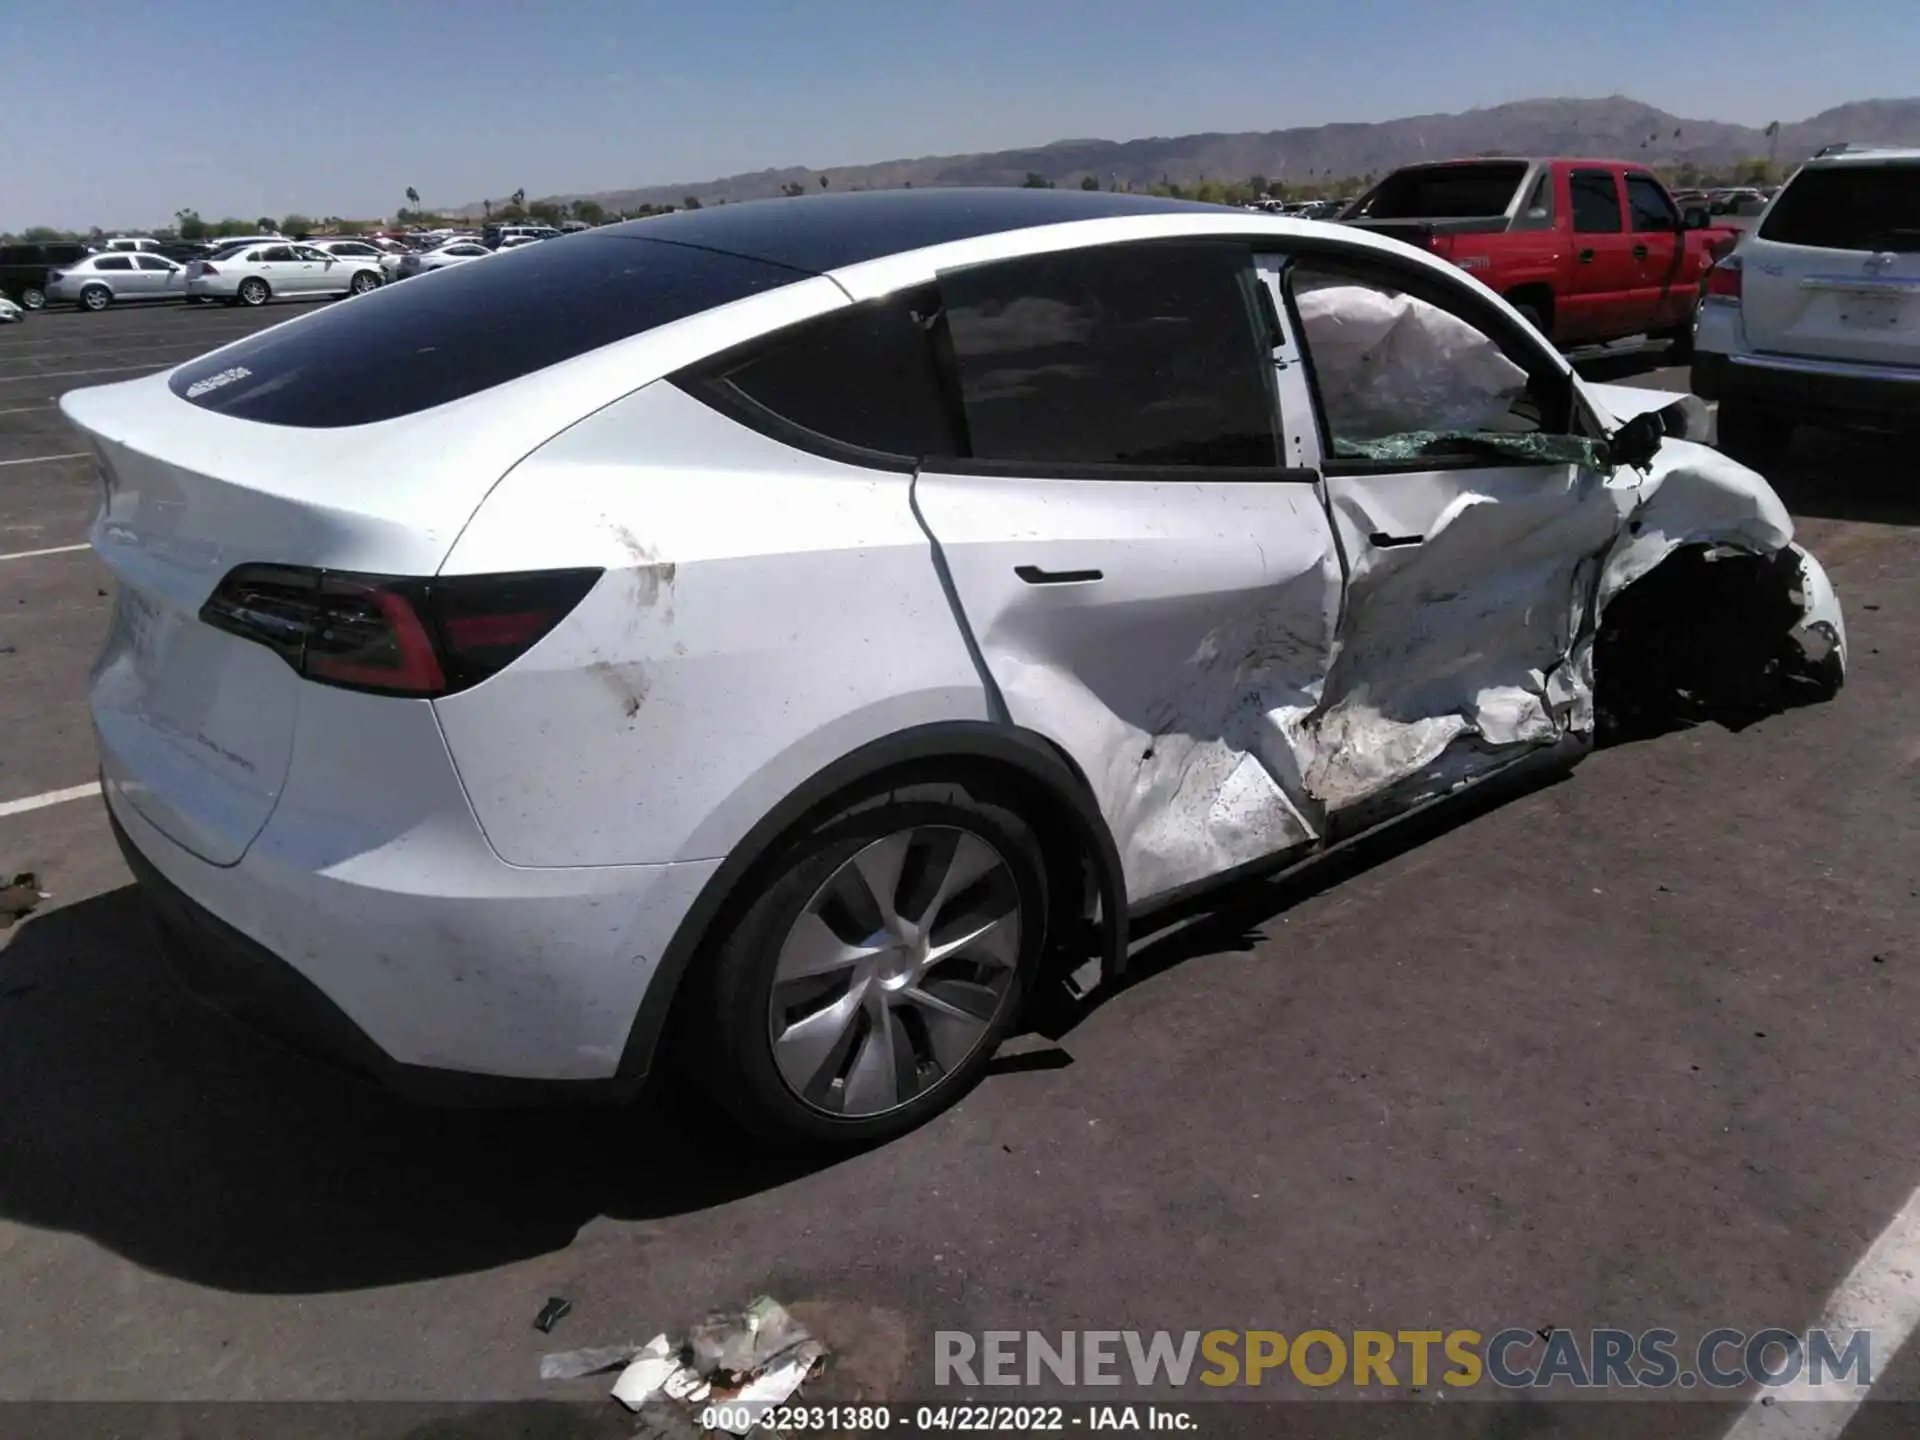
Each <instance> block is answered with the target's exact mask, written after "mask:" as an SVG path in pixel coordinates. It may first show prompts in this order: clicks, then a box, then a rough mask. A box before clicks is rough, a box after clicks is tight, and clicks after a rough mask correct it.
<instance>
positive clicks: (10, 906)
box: [0, 870, 47, 930]
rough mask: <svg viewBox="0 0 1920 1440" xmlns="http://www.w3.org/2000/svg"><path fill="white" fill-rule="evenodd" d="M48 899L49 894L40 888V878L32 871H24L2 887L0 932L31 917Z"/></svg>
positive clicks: (0, 891) (0, 888)
mask: <svg viewBox="0 0 1920 1440" xmlns="http://www.w3.org/2000/svg"><path fill="white" fill-rule="evenodd" d="M46 898H47V892H46V891H44V890H42V889H41V888H40V880H39V877H38V876H36V875H35V874H34V873H33V872H32V871H30V870H24V871H22V872H21V873H20V874H18V875H16V876H14V877H13V879H11V880H9V881H8V882H7V883H6V884H5V885H0V930H5V929H7V928H8V927H9V926H11V925H12V924H13V922H14V921H16V920H18V919H20V918H21V917H23V916H26V915H31V914H32V913H33V908H34V906H36V905H38V904H39V903H40V902H41V901H42V900H44V899H46Z"/></svg>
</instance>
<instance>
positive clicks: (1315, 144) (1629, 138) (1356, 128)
mask: <svg viewBox="0 0 1920 1440" xmlns="http://www.w3.org/2000/svg"><path fill="white" fill-rule="evenodd" d="M1839 140H1851V141H1858V142H1863V143H1880V144H1907V145H1920V98H1915V99H1908V100H1861V101H1856V102H1853V103H1851V104H1847V105H1841V106H1837V107H1835V108H1834V109H1831V110H1823V111H1822V112H1821V113H1820V114H1818V115H1815V116H1812V117H1811V118H1809V119H1806V120H1796V121H1790V122H1782V123H1781V124H1780V127H1779V134H1778V136H1777V148H1776V137H1774V136H1770V135H1768V134H1767V132H1766V131H1765V130H1764V129H1761V128H1757V127H1753V126H1747V125H1730V124H1727V123H1725V122H1723V121H1718V120H1699V119H1690V118H1687V117H1685V116H1680V115H1674V114H1671V113H1669V112H1668V111H1665V110H1661V109H1657V108H1656V107H1654V106H1652V105H1648V104H1645V103H1643V102H1642V101H1639V100H1633V99H1629V98H1627V97H1626V96H1623V95H1613V96H1608V97H1606V98H1605V99H1562V100H1521V101H1516V102H1514V103H1511V104H1506V105H1495V106H1491V107H1489V108H1487V109H1482V110H1468V111H1464V112H1462V113H1460V114H1454V115H1412V116H1408V117H1406V118H1404V119H1400V120H1383V121H1377V122H1373V123H1341V124H1332V125H1310V126H1300V127H1296V128H1294V129H1291V130H1266V131H1253V132H1246V133H1241V134H1204V135H1178V136H1173V137H1171V138H1168V137H1160V136H1156V137H1153V138H1151V139H1143V140H1056V141H1054V142H1052V143H1051V144H1047V145H1040V146H1036V147H1034V148H1032V149H1025V150H996V151H991V152H988V153H985V154H977V155H934V156H926V157H923V158H920V159H915V160H884V161H881V162H879V163H877V164H872V165H848V166H841V167H836V168H833V169H829V170H815V169H808V168H806V167H804V166H792V167H788V168H786V169H782V170H756V171H753V172H751V173H749V174H743V175H729V176H726V177H724V178H722V179H718V180H699V181H682V182H677V183H674V184H671V185H640V186H633V187H630V188H628V189H624V190H600V191H594V192H592V193H590V194H569V195H559V196H553V197H547V198H552V199H556V200H569V201H570V200H582V199H591V200H595V201H597V202H599V204H601V205H602V206H603V207H605V208H606V209H608V210H616V211H622V210H633V209H637V208H638V207H640V206H641V205H679V204H682V203H684V201H685V198H686V197H687V196H689V195H692V196H695V197H697V198H698V199H699V200H700V202H701V203H702V204H707V205H710V204H713V203H715V202H717V201H722V200H757V199H761V198H764V197H769V196H776V195H780V194H783V193H787V192H786V191H785V190H784V189H783V187H787V186H797V187H799V188H800V189H802V190H805V191H815V190H819V189H821V188H823V187H822V185H821V181H822V179H823V178H824V179H825V180H826V188H831V189H835V190H860V189H866V190H882V189H894V188H897V187H900V186H903V185H915V186H927V185H1018V184H1020V183H1022V181H1024V180H1025V178H1026V177H1027V176H1028V175H1029V174H1035V175H1039V176H1041V177H1043V178H1044V179H1046V180H1049V181H1051V182H1053V183H1054V184H1056V185H1061V186H1071V185H1077V184H1079V183H1080V182H1081V180H1082V179H1083V178H1084V177H1086V176H1089V175H1091V176H1092V177H1094V179H1095V180H1097V181H1098V182H1099V184H1100V186H1101V187H1102V188H1103V189H1104V188H1109V187H1121V188H1124V187H1125V186H1127V185H1129V184H1131V185H1132V186H1133V188H1134V189H1144V188H1146V187H1147V186H1149V185H1153V184H1157V183H1162V182H1167V181H1171V182H1173V183H1175V184H1179V185H1191V184H1195V183H1197V182H1199V181H1202V180H1207V179H1213V180H1220V181H1233V180H1244V179H1246V178H1247V177H1249V176H1252V175H1265V176H1268V177H1270V178H1272V179H1275V180H1289V181H1311V180H1316V179H1321V180H1324V179H1335V180H1339V179H1349V178H1353V177H1358V176H1364V175H1366V174H1369V173H1374V174H1384V173H1385V172H1386V171H1388V170H1392V169H1394V168H1395V167H1397V166H1400V165H1408V164H1412V163H1414V162H1416V161H1419V160H1422V159H1427V160H1441V159H1449V158H1454V157H1459V156H1471V155H1479V154H1485V153H1489V152H1492V153H1504V154H1510V155H1585V156H1594V157H1608V158H1621V159H1631V160H1643V161H1646V162H1647V163H1649V164H1680V163H1683V162H1686V161H1692V162H1693V163H1695V164H1696V165H1700V166H1702V167H1710V166H1724V165H1726V164H1728V163H1731V162H1737V161H1740V160H1744V159H1749V158H1753V157H1767V156H1768V155H1770V154H1772V155H1774V156H1776V157H1777V158H1778V159H1779V160H1780V161H1781V162H1783V163H1788V164H1791V163H1793V162H1796V161H1799V160H1803V159H1805V158H1806V157H1807V156H1808V155H1810V154H1812V153H1813V152H1814V151H1815V150H1817V149H1819V148H1820V147H1821V146H1822V145H1828V144H1832V143H1833V142H1835V141H1839ZM495 203H498V201H496V202H495ZM480 209H481V206H480V204H479V203H478V202H475V203H474V204H472V205H469V206H465V207H462V209H461V211H460V212H459V213H467V212H472V213H476V214H477V213H478V212H479V211H480Z"/></svg>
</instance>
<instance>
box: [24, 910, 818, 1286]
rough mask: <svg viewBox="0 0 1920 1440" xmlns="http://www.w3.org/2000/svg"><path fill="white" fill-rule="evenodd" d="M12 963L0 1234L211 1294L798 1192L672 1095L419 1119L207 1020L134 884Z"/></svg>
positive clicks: (420, 1273) (37, 925)
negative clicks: (23, 1232)
mask: <svg viewBox="0 0 1920 1440" xmlns="http://www.w3.org/2000/svg"><path fill="white" fill-rule="evenodd" d="M10 941H11V943H9V944H8V946H7V947H6V949H5V950H3V951H0V1087H3V1088H0V1093H4V1095H5V1096H6V1099H5V1102H4V1104H0V1217H4V1218H5V1219H8V1220H14V1221H18V1222H21V1223H23V1224H27V1225H32V1226H35V1227H38V1228H42V1229H48V1230H59V1231H68V1232H73V1233H78V1234H82V1235H86V1236H89V1237H91V1238H92V1239H94V1240H96V1241H97V1242H99V1243H100V1244H102V1245H104V1246H106V1247H108V1248H109V1249H111V1250H113V1251H115V1252H117V1253H118V1254H121V1255H123V1256H125V1257H126V1258H128V1259H130V1260H132V1261H134V1262H135V1263H137V1264H140V1265H142V1266H145V1267H148V1268H150V1269H153V1270H157V1271H160V1272H162V1273H164V1274H169V1275H173V1276H177V1277H180V1278H183V1279H187V1280H190V1281H193V1282H195V1283H198V1284H203V1285H209V1286H214V1287H216V1288H219V1289H224V1290H233V1291H242V1292H253V1293H316V1292H326V1291H335V1290H349V1289H359V1288H363V1287H366V1286H373V1285H388V1284H396V1283H401V1282H405V1281H409V1280H419V1279H429V1278H435V1277H439V1276H445V1275H453V1274H464V1273H468V1272H472V1271H476V1270H482V1269H487V1268H490V1267H493V1266H497V1265H502V1264H506V1263H509V1262H512V1261H515V1260H519V1259H524V1258H527V1257H530V1256H534V1255H539V1254H544V1253H547V1252H550V1251H554V1250H559V1249H563V1248H565V1247H566V1246H567V1245H569V1244H570V1243H572V1241H573V1239H574V1235H575V1233H576V1231H577V1230H578V1229H579V1227H580V1226H581V1225H582V1224H584V1223H585V1222H586V1221H588V1220H590V1219H593V1218H594V1217H596V1216H600V1215H611V1216H614V1217H616V1218H622V1219H650V1218H656V1217H662V1216H667V1215H672V1214H680V1213H686V1212H689V1211H696V1210H701V1209H705V1208H708V1207H711V1206H714V1205H718V1204H722V1203H724V1202H726V1201H728V1200H731V1199H735V1198H738V1197H740V1196H744V1195H748V1194H753V1193H756V1192H758V1191H761V1190H765V1189H769V1188H772V1187H774V1186H777V1185H780V1184H782V1183H784V1182H786V1181H787V1180H790V1179H793V1178H795V1177H796V1176H798V1175H799V1174H802V1173H804V1171H805V1169H806V1168H807V1167H805V1166H804V1165H802V1164H801V1163H799V1162H794V1161H782V1160H777V1159H773V1158H769V1157H766V1156H764V1155H761V1154H758V1153H756V1152H755V1151H754V1150H753V1149H752V1148H751V1147H750V1146H748V1145H747V1144H746V1143H745V1142H744V1141H743V1140H742V1139H741V1138H740V1137H739V1136H738V1135H737V1133H736V1132H734V1131H733V1130H732V1128H731V1127H730V1125H729V1124H728V1122H726V1121H725V1120H724V1119H723V1118H722V1117H721V1116H719V1115H718V1114H717V1113H715V1112H713V1111H712V1110H711V1109H709V1108H708V1107H707V1106H706V1105H705V1104H704V1103H703V1102H701V1101H700V1100H699V1099H698V1098H697V1097H694V1096H691V1095H688V1094H686V1093H684V1092H683V1090H682V1088H681V1087H677V1086H672V1085H666V1084H656V1085H651V1086H649V1087H648V1090H647V1092H646V1093H644V1094H643V1095H642V1097H641V1098H640V1099H639V1100H638V1101H637V1102H636V1103H635V1104H634V1105H633V1106H630V1107H626V1108H622V1109H597V1108H553V1109H540V1110H493V1111H485V1110H434V1109H423V1108H419V1107H416V1106H413V1105H410V1104H408V1103H407V1102H405V1101H403V1100H401V1099H399V1098H397V1097H395V1096H392V1095H389V1094H387V1093H385V1092H384V1091H382V1090H379V1089H378V1088H376V1087H374V1086H372V1085H370V1084H365V1083H362V1082H360V1081H358V1080H356V1079H354V1078H352V1077H350V1076H347V1075H343V1074H339V1073H336V1072H334V1071H332V1070H330V1069H327V1068H324V1067H321V1066H317V1065H314V1064H311V1063H309V1062H307V1061H305V1060H303V1059H300V1058H298V1057H296V1056H294V1055H291V1054H289V1053H287V1052H285V1051H283V1050H281V1049H280V1048H279V1047H277V1046H276V1045H273V1044H272V1043H270V1042H268V1041H265V1040H262V1039H260V1038H258V1037H256V1036H255V1035H253V1034H251V1033H250V1032H248V1031H246V1030H244V1029H242V1028H241V1027H239V1026H238V1025H235V1024H233V1023H232V1022H230V1021H228V1020H226V1019H224V1018H222V1017H221V1016H219V1015H216V1014H214V1013H213V1012H212V1011H210V1010H208V1009H206V1008H204V1007H203V1006H201V1005H200V1004H199V1002H197V1001H196V1000H194V999H193V998H192V997H191V996H189V995H188V994H187V993H186V992H185V990H183V989H182V988H181V987H180V986H179V984H178V983H177V982H176V981H175V979H174V978H173V975H172V973H171V972H170V971H169V970H168V969H167V967H166V964H165V962H164V961H163V960H162V958H161V956H160V954H159V951H158V948H157V947H156V946H155V944H154V942H153V940H152V938H151V935H150V932H149V930H148V925H147V917H146V913H145V908H144V903H143V902H142V901H141V899H140V897H139V895H138V893H137V891H136V889H135V887H133V886H132V885H127V886H123V887H122V888H120V889H118V890H113V891H110V892H108V893H106V894H104V895H98V896H94V897H92V898H90V899H87V900H82V901H79V902H77V903H75V904H73V905H68V906H63V907H61V908H59V909H56V910H52V911H48V912H45V913H42V914H40V915H37V916H34V917H32V918H30V919H28V920H26V921H24V922H22V924H21V925H20V927H19V928H18V930H17V931H16V932H15V933H14V934H13V935H12V936H11V937H10Z"/></svg>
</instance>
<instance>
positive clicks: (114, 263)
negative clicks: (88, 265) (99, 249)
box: [93, 255, 133, 270]
mask: <svg viewBox="0 0 1920 1440" xmlns="http://www.w3.org/2000/svg"><path fill="white" fill-rule="evenodd" d="M93 268H94V269H96V270H131V269H133V261H132V260H130V259H128V258H127V257H126V256H125V255H102V256H101V257H100V258H99V259H98V260H96V261H94V262H93Z"/></svg>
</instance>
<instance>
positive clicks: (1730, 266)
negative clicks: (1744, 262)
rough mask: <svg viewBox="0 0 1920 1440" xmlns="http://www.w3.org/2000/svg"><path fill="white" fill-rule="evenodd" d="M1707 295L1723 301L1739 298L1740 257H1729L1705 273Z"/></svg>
mask: <svg viewBox="0 0 1920 1440" xmlns="http://www.w3.org/2000/svg"><path fill="white" fill-rule="evenodd" d="M1707 294H1709V295H1717V296H1719V297H1720V298H1721V299H1723V300H1738V299H1739V298H1740V257H1739V256H1738V255H1729V256H1727V258H1726V259H1724V260H1722V261H1721V262H1720V263H1719V264H1717V265H1715V266H1714V267H1713V268H1712V269H1711V270H1709V271H1707Z"/></svg>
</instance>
